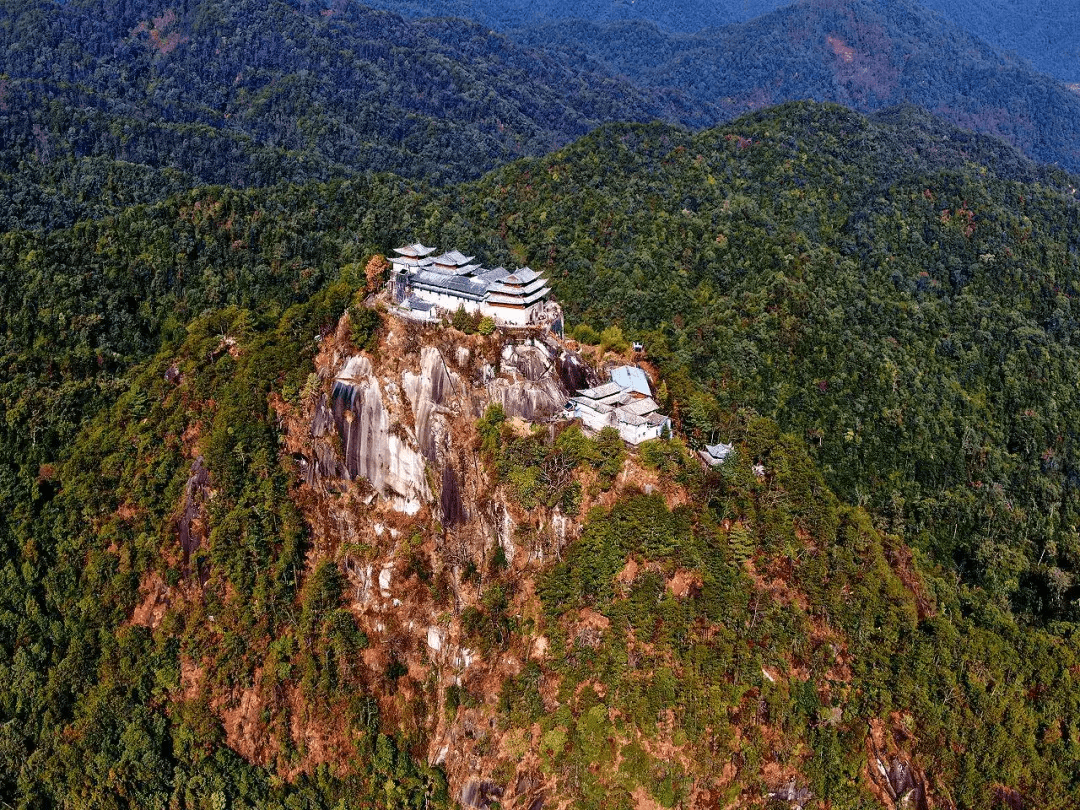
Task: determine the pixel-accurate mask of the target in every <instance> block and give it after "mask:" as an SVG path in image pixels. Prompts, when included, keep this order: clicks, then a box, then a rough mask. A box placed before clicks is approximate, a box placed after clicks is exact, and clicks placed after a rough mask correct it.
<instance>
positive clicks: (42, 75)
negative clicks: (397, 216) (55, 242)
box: [0, 0, 666, 229]
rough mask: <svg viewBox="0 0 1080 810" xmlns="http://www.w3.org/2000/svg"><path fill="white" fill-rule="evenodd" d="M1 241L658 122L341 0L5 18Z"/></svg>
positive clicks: (465, 36)
mask: <svg viewBox="0 0 1080 810" xmlns="http://www.w3.org/2000/svg"><path fill="white" fill-rule="evenodd" d="M3 16H4V21H3V24H2V25H0V54H2V56H0V75H2V76H3V83H2V85H0V133H2V135H0V155H2V158H0V194H2V199H3V202H4V204H3V206H2V208H3V210H4V215H3V220H2V222H0V225H2V226H3V227H5V229H6V228H10V227H14V226H18V225H30V226H38V225H45V226H53V225H57V224H68V223H70V222H71V221H72V220H73V219H76V218H80V217H84V216H88V215H100V213H101V212H103V211H109V210H115V209H116V208H117V207H120V206H122V205H124V204H130V203H132V202H143V201H150V200H157V199H162V198H163V197H165V196H167V195H168V194H169V193H172V192H174V191H176V190H178V189H180V188H184V187H190V186H192V185H203V184H208V183H219V184H228V185H232V186H237V187H245V186H263V185H270V184H273V183H276V182H280V181H294V182H295V181H302V180H307V179H320V180H324V179H328V178H331V177H348V176H355V175H356V174H359V173H369V172H374V171H394V172H397V173H398V174H401V175H404V176H408V177H412V178H416V179H425V180H433V181H446V180H460V179H462V178H463V177H470V176H471V177H475V176H477V175H478V174H480V173H481V172H483V171H485V170H486V169H489V168H491V167H493V166H495V165H498V164H501V163H504V162H506V161H508V160H510V159H513V158H515V157H518V156H521V155H528V154H533V155H536V154H542V153H544V152H547V151H549V150H550V149H552V148H554V147H556V146H560V145H563V144H565V143H567V142H568V141H570V140H572V139H573V138H575V137H578V136H580V135H582V134H584V133H585V132H587V131H588V130H589V129H591V128H592V127H593V126H595V125H596V124H597V123H598V122H600V121H610V120H649V119H651V118H655V117H657V116H664V115H665V114H666V111H665V109H664V108H663V106H662V105H661V104H658V103H656V102H653V101H649V100H646V99H645V98H644V97H643V96H642V95H641V94H640V93H638V92H636V91H635V90H633V89H632V88H631V87H629V86H628V85H627V84H625V83H622V82H618V81H615V80H613V79H611V78H608V77H605V76H603V75H599V74H597V73H594V72H590V71H589V70H588V69H584V68H582V67H580V66H579V65H577V64H573V63H566V62H562V61H560V60H557V59H553V58H551V57H548V56H545V55H544V54H542V53H538V52H533V51H528V50H525V49H523V48H521V47H519V46H516V45H514V44H513V43H511V42H510V41H509V40H507V39H505V38H503V37H501V36H498V35H495V34H493V33H491V32H490V31H488V30H487V29H481V28H480V27H478V26H477V25H475V24H473V23H466V22H463V21H450V20H442V21H434V22H426V23H409V22H406V21H404V20H402V19H401V18H400V17H397V16H395V15H391V14H387V13H382V12H376V11H373V10H371V9H368V8H366V7H364V6H360V5H357V4H355V3H351V2H350V3H344V4H340V5H337V6H334V7H332V8H322V9H320V8H316V7H313V6H310V5H305V4H301V3H289V2H274V3H271V4H270V5H269V6H267V5H266V4H263V3H254V2H240V3H219V2H216V1H215V0H205V1H204V2H200V3H196V4H192V5H190V6H175V7H174V6H170V5H168V4H167V3H165V2H158V1H157V0H140V2H137V3H134V4H126V5H124V6H123V7H116V6H113V5H105V6H103V5H101V4H98V3H94V2H89V0H87V1H86V2H72V3H54V2H50V1H49V0H42V2H35V3H31V4H26V3H19V2H11V3H8V4H7V8H6V9H5V13H4V15H3Z"/></svg>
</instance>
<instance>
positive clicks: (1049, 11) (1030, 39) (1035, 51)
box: [921, 0, 1080, 84]
mask: <svg viewBox="0 0 1080 810" xmlns="http://www.w3.org/2000/svg"><path fill="white" fill-rule="evenodd" d="M921 2H922V4H923V5H924V6H926V7H927V8H932V9H934V10H935V11H937V12H940V13H941V14H943V15H944V16H945V17H947V18H948V19H950V20H951V21H952V22H954V23H956V24H957V25H958V26H960V27H962V28H964V29H965V30H967V31H970V32H971V33H973V34H975V35H976V36H979V37H982V38H983V39H985V40H986V41H987V42H992V43H994V44H995V45H997V46H998V47H999V48H1001V49H1002V50H1011V51H1015V52H1016V53H1018V54H1019V55H1020V56H1022V57H1023V58H1024V59H1026V60H1027V61H1029V62H1031V64H1032V65H1033V66H1034V67H1035V68H1036V70H1039V71H1042V72H1043V73H1047V74H1049V75H1051V76H1056V77H1057V78H1058V79H1060V80H1061V81H1063V82H1068V83H1070V84H1075V83H1076V82H1080V8H1077V6H1076V4H1075V3H1071V2H1069V0H1037V2H1033V3H1032V2H1023V0H988V2H977V1H976V0H921Z"/></svg>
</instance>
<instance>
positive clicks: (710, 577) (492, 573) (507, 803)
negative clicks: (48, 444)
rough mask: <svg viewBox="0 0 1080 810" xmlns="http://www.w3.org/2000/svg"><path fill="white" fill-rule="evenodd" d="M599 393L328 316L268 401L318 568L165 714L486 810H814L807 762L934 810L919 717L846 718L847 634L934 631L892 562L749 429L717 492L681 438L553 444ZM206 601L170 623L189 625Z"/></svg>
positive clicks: (901, 566)
mask: <svg viewBox="0 0 1080 810" xmlns="http://www.w3.org/2000/svg"><path fill="white" fill-rule="evenodd" d="M597 382H598V380H597V375H596V374H595V373H594V372H593V371H591V370H590V368H589V366H588V364H587V363H585V362H583V361H582V359H581V357H579V356H578V355H577V354H576V353H575V352H574V351H571V350H570V349H569V348H568V347H567V346H566V345H564V344H563V343H561V342H559V341H558V340H556V339H555V338H553V337H550V336H547V335H543V334H540V333H536V334H534V335H532V336H531V337H527V338H515V339H513V340H511V339H510V338H509V337H507V336H505V335H500V334H496V335H492V336H490V337H482V336H477V335H472V336H468V335H464V334H462V333H460V332H457V331H455V330H453V329H444V328H439V327H434V326H428V325H421V324H416V323H411V322H399V321H387V324H386V326H385V327H384V334H383V335H382V338H381V340H380V341H379V342H378V344H377V347H376V348H375V350H374V351H372V352H370V353H365V352H361V351H359V350H357V349H356V347H355V346H354V345H353V343H352V341H351V338H350V334H349V321H348V319H347V318H342V320H341V321H340V323H339V325H338V328H337V330H336V332H335V333H334V334H331V335H329V336H327V337H326V338H325V339H323V341H322V344H321V348H320V350H319V353H318V355H317V356H316V359H315V368H314V373H313V374H312V375H311V376H310V377H309V379H308V381H307V384H306V385H305V386H304V393H303V394H302V395H301V396H300V397H298V398H292V400H291V403H290V402H289V401H286V399H285V398H284V397H281V396H276V395H275V396H272V397H271V403H272V406H273V408H274V410H275V411H276V413H277V428H278V439H279V442H280V444H279V448H280V452H281V453H282V455H283V456H285V457H286V458H285V463H286V466H290V465H291V462H290V461H289V459H291V460H292V462H295V469H296V471H297V473H298V474H297V475H296V476H295V478H294V479H292V483H291V485H290V489H289V497H290V499H291V501H292V502H293V503H295V505H296V506H297V507H298V508H299V512H300V516H301V517H302V522H303V523H304V524H305V526H306V533H305V537H306V541H307V542H306V545H305V546H304V554H305V555H306V558H304V559H303V560H302V563H300V562H298V564H297V568H298V569H299V568H300V567H301V565H302V567H303V568H304V571H303V572H301V573H300V575H299V576H298V575H297V573H296V572H295V571H293V572H292V576H294V577H296V580H297V581H299V582H301V583H302V584H301V586H300V588H299V593H298V594H297V595H296V598H295V599H294V600H292V601H290V603H289V606H288V608H287V614H288V618H287V620H286V621H285V622H283V624H284V625H285V627H284V631H283V632H280V631H279V636H280V637H279V638H273V639H271V641H270V642H269V643H268V644H267V647H266V650H265V654H264V653H258V654H257V656H256V660H255V661H254V664H253V665H252V669H251V671H250V672H249V673H245V674H244V675H243V677H235V678H229V679H228V680H226V679H224V678H222V677H221V676H220V675H217V674H215V673H214V672H213V671H210V670H209V669H208V668H207V667H206V666H205V665H204V664H203V663H202V662H201V661H200V659H199V658H198V657H197V656H198V655H199V649H198V648H193V649H192V650H191V651H185V652H184V653H183V655H182V660H181V666H180V683H181V692H182V694H180V695H179V696H178V697H177V701H178V702H179V703H180V704H183V705H187V706H191V705H195V704H197V703H198V702H199V701H200V700H203V698H202V697H201V696H202V695H205V696H206V697H205V702H204V703H198V705H200V706H203V708H204V709H205V708H208V709H209V711H210V712H212V713H213V715H214V716H215V717H216V719H217V720H218V721H220V724H221V728H222V729H223V731H224V737H225V741H226V742H227V744H228V745H229V746H231V747H232V748H233V749H234V750H236V751H237V752H239V753H240V754H241V755H242V756H244V757H245V758H246V759H248V760H249V761H251V762H254V763H257V764H259V765H262V766H266V767H268V768H271V769H273V770H275V771H276V772H277V773H278V774H280V775H281V776H283V777H285V778H286V779H294V778H297V777H298V776H299V775H300V774H302V773H309V774H310V773H312V772H314V771H316V769H317V768H318V767H319V766H320V765H324V764H325V765H327V766H329V767H330V768H332V769H337V770H338V771H339V772H347V771H348V770H349V769H350V768H353V767H357V764H358V763H360V767H366V764H371V762H373V761H374V760H373V746H375V748H376V749H377V748H378V745H384V746H385V744H386V740H387V739H391V738H392V739H393V740H394V741H395V742H394V744H395V745H399V746H405V747H407V751H406V753H407V754H408V757H409V761H411V762H414V761H419V762H424V763H427V764H428V765H429V766H432V767H437V768H438V769H439V770H440V771H441V773H442V774H444V775H445V777H446V780H447V782H448V788H449V796H450V799H451V804H453V803H457V804H459V805H461V806H464V807H471V808H474V809H475V810H486V808H490V807H493V806H494V805H495V804H496V803H498V805H499V806H501V807H506V808H520V809H521V810H525V808H528V810H542V808H545V807H548V808H556V807H558V808H562V807H567V806H578V805H581V806H597V804H596V802H595V801H594V799H595V798H596V797H597V796H600V795H606V793H605V792H607V791H615V793H613V794H612V795H617V796H618V801H617V802H613V804H612V806H613V807H620V808H630V807H649V808H651V807H658V806H661V805H663V806H686V807H760V806H762V803H763V802H771V803H774V804H776V806H787V807H791V808H801V807H811V806H817V805H815V802H817V803H818V804H820V803H821V801H822V800H824V799H825V798H826V794H825V791H827V790H831V789H832V788H830V787H829V785H828V783H826V782H825V781H823V779H822V778H821V777H820V770H818V771H815V768H817V767H818V766H817V764H816V763H817V761H818V759H817V753H816V752H817V751H818V749H819V748H820V747H821V746H824V745H834V746H840V745H843V746H844V747H845V750H846V751H847V752H848V753H847V754H846V759H845V762H846V763H847V764H846V765H845V766H844V767H845V768H846V771H845V774H846V775H845V776H844V777H843V778H844V779H845V780H846V781H845V782H844V785H845V787H844V788H843V789H844V790H845V791H847V792H848V794H850V795H851V796H858V797H859V800H860V801H861V802H862V803H861V804H858V805H852V804H848V805H837V806H882V807H887V808H889V807H901V806H916V807H927V808H932V807H942V808H947V807H950V806H951V805H950V804H949V802H948V801H946V800H943V799H940V798H935V796H940V795H942V794H941V790H940V788H939V782H938V781H937V779H936V777H935V776H934V775H932V774H931V773H930V771H929V768H928V767H927V766H926V764H925V760H924V759H922V758H920V757H919V756H917V755H916V753H915V752H914V749H915V746H916V745H917V743H916V741H915V738H914V736H913V735H912V728H913V727H914V723H915V721H914V720H913V719H912V716H910V715H909V714H906V713H904V712H893V713H892V714H890V715H889V716H888V718H887V721H886V720H883V719H881V718H879V717H877V716H875V715H874V714H873V713H872V712H867V710H866V709H864V708H855V709H852V708H851V706H850V705H849V703H850V701H851V699H852V697H851V696H852V695H857V693H858V690H859V688H861V687H860V686H859V685H858V681H857V676H856V674H855V673H856V672H857V671H858V667H859V666H863V667H865V666H866V665H865V661H866V660H869V657H871V656H878V655H879V653H878V650H877V647H878V644H877V642H875V641H867V642H865V643H864V642H862V641H861V640H860V639H859V636H858V634H857V633H856V634H854V635H853V634H852V630H851V628H853V627H854V628H856V629H858V628H862V627H863V618H862V617H863V614H864V613H865V612H867V611H870V612H871V613H872V611H873V610H883V609H885V607H886V606H891V607H889V609H894V610H895V611H896V613H897V616H898V617H899V618H897V619H896V621H903V622H907V625H905V626H908V625H910V626H911V627H914V626H915V624H914V623H915V622H917V621H918V620H919V618H920V617H926V616H929V615H931V614H932V612H933V610H934V608H933V606H932V605H931V604H929V602H927V601H926V599H925V588H924V587H923V586H922V585H921V584H920V583H919V581H918V577H917V576H916V574H915V572H914V570H913V568H912V563H911V558H910V555H908V556H906V557H905V556H904V554H903V553H900V551H898V547H893V545H894V544H893V541H891V540H889V541H888V543H886V540H885V539H883V538H882V537H881V536H879V535H877V534H876V533H875V532H874V531H873V530H872V528H871V527H870V525H869V521H868V519H866V518H865V516H863V515H860V514H855V513H850V512H845V511H840V512H838V511H837V508H836V504H835V502H834V501H833V499H832V496H831V495H830V494H828V492H827V491H826V490H825V489H824V487H823V485H821V484H820V481H819V480H818V479H816V478H814V476H813V475H812V470H811V469H810V468H809V466H808V464H807V462H806V460H805V458H804V457H802V456H801V455H799V454H798V453H797V452H796V451H795V450H792V449H791V448H788V447H787V445H783V447H781V444H782V441H783V440H782V439H780V438H777V436H778V434H774V433H772V432H770V430H771V428H767V427H766V426H764V425H762V424H758V423H757V422H754V423H753V424H750V425H748V426H747V429H746V431H745V432H744V436H745V437H746V441H745V442H744V443H743V444H741V445H740V446H739V449H738V451H737V453H736V454H735V455H736V458H735V463H734V464H733V465H728V467H727V468H725V470H723V471H716V470H711V469H708V470H707V469H705V468H704V467H702V465H701V464H700V463H699V461H698V459H697V457H696V456H694V455H693V454H691V453H689V452H688V451H687V449H686V447H685V445H684V444H682V443H681V442H679V441H672V442H665V443H656V444H653V445H652V446H642V447H641V448H640V449H639V450H638V451H637V452H627V451H626V450H625V448H624V447H623V445H622V443H621V442H619V441H617V440H615V441H614V442H612V441H611V440H610V437H605V436H600V437H597V438H595V439H589V438H587V437H585V436H583V435H582V434H581V433H579V432H577V431H575V430H569V429H568V428H567V426H566V425H565V423H563V422H562V420H561V412H562V408H563V405H564V403H565V401H566V399H567V398H568V396H569V395H570V393H571V390H572V389H573V388H577V387H580V386H583V385H592V384H595V383H597ZM493 404H498V405H500V406H501V407H502V410H503V412H504V414H505V418H504V419H497V418H494V417H493V415H491V414H489V413H488V410H489V408H490V406H492V405H493ZM759 421H760V420H759ZM201 469H202V466H201V464H197V465H195V466H194V467H192V469H191V480H190V484H189V486H188V487H187V488H186V489H185V491H184V500H183V501H181V503H180V504H178V511H179V512H180V513H181V514H182V515H185V516H188V517H186V518H185V521H186V524H190V526H191V527H193V528H191V529H190V531H189V532H188V534H189V535H190V536H189V537H188V540H187V541H185V544H184V545H183V549H186V548H187V547H188V546H189V545H190V546H192V547H193V548H194V549H195V551H196V552H198V553H201V552H199V549H198V547H197V545H193V541H197V540H198V539H199V538H201V537H202V536H203V535H204V534H207V532H206V526H204V525H203V524H204V523H212V522H213V520H214V517H215V514H216V513H215V511H214V508H212V504H213V492H212V481H211V482H210V483H209V484H208V483H207V482H206V480H205V476H204V475H203V474H202V473H201V472H200V470H201ZM702 504H710V505H711V507H710V508H703V507H702ZM597 507H599V508H597ZM582 516H586V517H582ZM756 526H769V527H772V528H771V529H770V530H772V531H775V532H777V533H778V534H780V535H782V536H783V538H784V542H783V543H782V544H781V543H777V544H775V545H774V546H773V547H771V548H769V547H765V546H764V544H763V543H761V542H760V540H759V539H757V538H758V535H756V534H754V532H756V531H758V529H756V528H755V527H756ZM209 531H210V534H212V533H213V526H210V527H209ZM211 545H212V544H211ZM887 545H888V546H889V547H888V548H886V546H887ZM901 551H902V550H901ZM214 553H215V549H214V548H213V547H211V549H210V560H211V563H212V562H213V560H214ZM905 560H907V561H908V562H907V563H905V562H904V561H905ZM823 582H824V583H826V585H823V584H822V583H823ZM320 583H321V584H320ZM328 583H329V584H330V585H332V586H333V587H329V585H328ZM202 584H203V585H205V582H203V583H202ZM146 585H147V588H146V590H147V599H146V602H145V604H144V605H143V606H141V607H140V609H139V611H137V612H138V616H136V617H135V619H134V620H135V621H137V622H139V623H143V624H148V625H150V626H153V625H154V623H155V622H158V621H160V618H155V616H158V615H159V614H160V612H161V611H160V603H161V602H162V598H164V597H161V594H162V593H165V592H166V591H167V588H166V587H165V585H164V583H163V582H161V581H159V580H154V581H151V582H148V583H146ZM826 586H827V589H828V594H826V595H825V596H823V595H822V589H823V588H825V587H826ZM212 588H213V580H211V586H210V587H208V588H206V589H205V590H203V591H200V584H199V582H198V581H195V582H193V583H192V584H191V585H190V586H188V587H187V588H186V590H185V594H186V595H187V596H186V597H185V598H190V601H191V603H192V607H198V606H197V605H196V604H195V603H197V602H199V601H202V602H204V603H205V605H206V606H207V609H208V607H209V606H210V605H211V604H213V598H214V595H213V593H212ZM328 593H329V594H332V595H331V596H329V597H327V596H326V595H325V594H328ZM830 594H831V595H830ZM919 594H922V595H923V602H920V601H919V599H920V596H919ZM166 596H167V593H166ZM226 596H227V592H226ZM811 596H813V597H814V598H815V599H826V598H827V599H829V600H830V601H829V603H828V607H827V608H824V609H821V608H817V607H815V605H814V604H813V603H812V601H811ZM924 603H925V604H924ZM219 604H220V602H219ZM867 605H869V606H870V607H866V606H867ZM874 605H877V607H876V608H874V607H873V606H874ZM221 610H224V607H222V608H221V609H219V608H218V607H217V606H215V607H214V612H213V614H212V615H210V616H207V617H206V623H207V625H210V624H213V623H214V622H215V621H217V620H216V619H215V618H214V617H213V616H214V615H221ZM208 612H209V610H208ZM257 615H258V614H257V611H256V612H253V616H257ZM207 632H208V633H209V634H210V635H209V636H208V637H211V638H212V637H213V631H207ZM866 632H869V631H866ZM219 643H221V644H224V643H225V640H224V639H221V640H220V642H219ZM859 645H861V646H859ZM860 659H861V660H862V661H863V663H860ZM875 660H876V658H875ZM219 668H220V667H219ZM863 677H865V676H863ZM223 684H225V685H223ZM792 707H794V708H792ZM792 718H795V719H794V720H793V719H792ZM800 718H801V719H800ZM800 723H801V724H802V725H800ZM868 723H869V725H868ZM867 728H869V729H870V733H869V734H868V733H867V731H866V729H867ZM376 740H377V741H379V742H378V745H377V744H376ZM822 740H825V742H822ZM830 740H831V741H832V742H829V741H830ZM835 750H840V749H839V748H836V749H835ZM384 753H385V750H384ZM384 759H385V758H384ZM365 763H366V764H365ZM380 778H381V777H380ZM830 778H831V777H830ZM438 779H441V777H437V778H436V779H435V781H438ZM380 784H381V782H380ZM589 797H592V798H589ZM587 798H588V799H589V802H592V803H591V804H589V803H587V802H586V801H585V800H586V799H587ZM909 800H910V801H909ZM905 802H908V803H907V804H905ZM575 803H576V804H575ZM770 806H771V804H770Z"/></svg>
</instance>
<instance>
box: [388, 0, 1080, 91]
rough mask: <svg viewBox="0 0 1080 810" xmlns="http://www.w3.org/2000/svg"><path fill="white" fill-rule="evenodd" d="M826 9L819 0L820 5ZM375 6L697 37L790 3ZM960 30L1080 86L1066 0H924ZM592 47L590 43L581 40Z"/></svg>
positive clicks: (568, 0) (1079, 54)
mask: <svg viewBox="0 0 1080 810" xmlns="http://www.w3.org/2000/svg"><path fill="white" fill-rule="evenodd" d="M815 4H816V5H820V4H821V3H820V0H816V2H815ZM370 5H372V6H374V7H376V8H385V9H388V10H390V11H394V12H397V13H399V14H404V15H406V16H411V17H439V16H449V17H462V18H465V19H470V20H477V21H479V22H481V23H483V24H484V25H488V26H491V27H494V28H496V29H499V30H503V31H511V30H514V29H520V28H529V27H531V26H533V25H538V24H539V25H543V24H545V23H549V22H551V21H553V20H559V21H562V22H567V21H571V20H585V21H589V22H599V23H609V22H632V21H633V22H644V23H652V24H655V25H656V26H658V27H659V28H661V29H662V30H664V31H668V32H681V33H696V32H698V31H701V30H702V29H705V28H716V27H719V26H724V25H730V24H733V23H744V22H748V21H750V20H752V19H753V18H755V17H760V16H762V15H765V14H768V13H769V12H772V11H776V10H777V9H779V8H782V7H784V6H788V5H791V3H790V2H785V0H718V1H717V2H711V3H710V2H701V1H700V0H669V2H660V1H659V0H634V2H630V3H626V2H610V1H609V0H548V2H544V3H525V2H522V0H516V2H508V0H501V1H500V2H497V1H495V0H371V2H370ZM919 5H920V6H922V7H925V8H928V9H931V10H933V11H936V12H938V13H939V14H941V15H942V16H943V17H944V18H945V19H947V20H948V21H949V22H951V23H952V24H953V25H955V26H956V27H957V28H959V29H961V30H963V31H966V32H968V33H969V34H974V35H975V36H977V37H980V38H981V39H983V40H985V41H986V42H988V43H990V44H991V45H993V46H994V47H995V48H997V49H998V50H999V51H1000V52H1002V53H1007V52H1013V53H1015V54H1016V55H1017V56H1019V57H1020V58H1022V59H1024V60H1026V61H1028V62H1030V63H1031V64H1032V65H1033V66H1034V67H1035V69H1036V70H1038V71H1039V72H1041V73H1045V74H1047V75H1050V76H1054V77H1056V78H1057V79H1059V80H1060V81H1063V82H1067V83H1076V82H1078V81H1080V37H1078V33H1080V10H1078V9H1077V8H1076V6H1075V4H1073V3H1070V2H1068V0H1038V2H1023V0H919ZM582 44H583V45H587V43H584V42H583V43H582Z"/></svg>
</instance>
